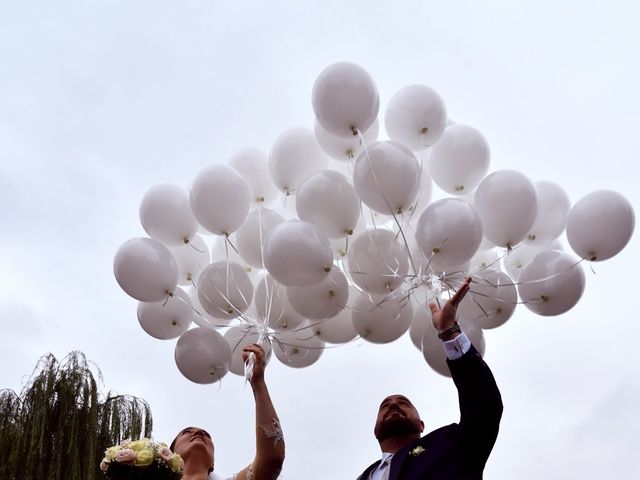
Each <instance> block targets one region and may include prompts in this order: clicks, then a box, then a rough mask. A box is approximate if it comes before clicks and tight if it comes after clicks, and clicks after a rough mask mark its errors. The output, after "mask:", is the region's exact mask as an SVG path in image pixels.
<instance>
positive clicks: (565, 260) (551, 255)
mask: <svg viewBox="0 0 640 480" xmlns="http://www.w3.org/2000/svg"><path fill="white" fill-rule="evenodd" d="M584 281H585V280H584V271H583V270H582V265H580V264H578V262H577V261H576V259H575V258H573V257H572V256H571V255H569V254H568V253H565V252H560V251H558V250H549V251H543V252H541V253H539V254H538V255H536V256H535V257H534V258H533V260H531V262H530V263H529V264H528V265H527V266H526V267H525V268H524V270H523V271H522V273H521V274H520V278H519V279H518V293H519V295H520V299H521V300H522V302H523V303H524V305H525V306H526V307H527V308H528V309H529V310H531V311H532V312H534V313H537V314H538V315H545V316H551V315H560V314H562V313H565V312H567V311H569V310H570V309H571V308H573V306H574V305H575V304H576V303H578V301H579V300H580V297H582V292H584Z"/></svg>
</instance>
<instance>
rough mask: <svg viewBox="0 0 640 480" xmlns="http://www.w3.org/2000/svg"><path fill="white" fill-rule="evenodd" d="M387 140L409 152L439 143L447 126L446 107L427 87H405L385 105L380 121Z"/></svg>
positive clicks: (433, 91) (439, 97)
mask: <svg viewBox="0 0 640 480" xmlns="http://www.w3.org/2000/svg"><path fill="white" fill-rule="evenodd" d="M384 123H385V127H386V130H387V134H388V135H389V138H390V139H391V140H395V141H397V142H400V143H403V144H405V145H406V146H407V147H409V148H410V149H411V150H423V149H425V148H428V147H430V146H432V145H434V144H436V142H437V141H438V140H439V139H440V137H441V136H442V134H443V132H444V129H445V127H446V124H447V107H446V106H445V104H444V100H443V99H442V97H441V96H440V95H438V92H436V91H435V90H434V89H433V88H431V87H428V86H427V85H409V86H407V87H404V88H402V89H401V90H399V91H398V92H397V93H396V94H395V95H394V96H393V97H391V100H389V103H388V104H387V110H386V112H385V118H384Z"/></svg>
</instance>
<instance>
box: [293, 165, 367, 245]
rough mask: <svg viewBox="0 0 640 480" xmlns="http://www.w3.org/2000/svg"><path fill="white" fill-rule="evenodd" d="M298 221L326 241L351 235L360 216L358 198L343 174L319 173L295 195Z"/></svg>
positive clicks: (304, 183) (307, 180) (308, 179)
mask: <svg viewBox="0 0 640 480" xmlns="http://www.w3.org/2000/svg"><path fill="white" fill-rule="evenodd" d="M296 210H297V212H298V217H299V218H300V220H304V221H305V222H309V223H313V224H314V225H316V226H317V227H319V228H320V229H321V230H322V231H323V232H324V234H325V235H326V236H327V237H329V238H340V237H344V236H345V235H351V234H353V230H354V229H355V228H356V224H357V223H358V219H359V217H360V198H359V197H358V194H357V193H356V191H355V189H354V188H353V186H352V185H351V184H350V183H349V181H348V180H347V179H346V177H345V176H344V175H342V174H341V173H338V172H334V171H331V170H320V171H319V172H316V173H314V174H312V175H311V176H310V177H308V178H307V179H306V180H305V181H304V182H303V183H302V185H300V188H299V189H298V193H297V194H296Z"/></svg>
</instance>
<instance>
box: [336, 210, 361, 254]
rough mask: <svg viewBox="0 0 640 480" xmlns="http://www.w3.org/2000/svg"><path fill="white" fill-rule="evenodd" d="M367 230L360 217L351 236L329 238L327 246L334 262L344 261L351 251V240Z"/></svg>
mask: <svg viewBox="0 0 640 480" xmlns="http://www.w3.org/2000/svg"><path fill="white" fill-rule="evenodd" d="M366 229H367V226H366V224H365V222H364V219H363V218H362V216H360V217H359V218H358V223H356V226H355V228H354V229H353V234H352V235H344V236H342V237H341V238H330V239H329V244H330V245H331V250H332V251H333V258H335V259H336V260H345V261H346V259H347V258H346V257H347V253H348V251H349V250H350V249H351V245H352V244H353V239H354V238H357V237H358V235H360V234H361V233H362V232H364V231H365V230H366Z"/></svg>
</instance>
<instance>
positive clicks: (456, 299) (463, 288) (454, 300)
mask: <svg viewBox="0 0 640 480" xmlns="http://www.w3.org/2000/svg"><path fill="white" fill-rule="evenodd" d="M470 284H471V277H467V278H465V279H464V283H463V284H462V285H460V288H459V289H458V291H457V292H456V293H455V295H454V296H453V297H451V300H449V301H450V302H451V305H453V306H454V307H457V306H458V304H459V303H460V302H461V301H462V299H463V298H464V296H465V295H466V294H467V292H468V291H469V289H470V288H471V285H470Z"/></svg>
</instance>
